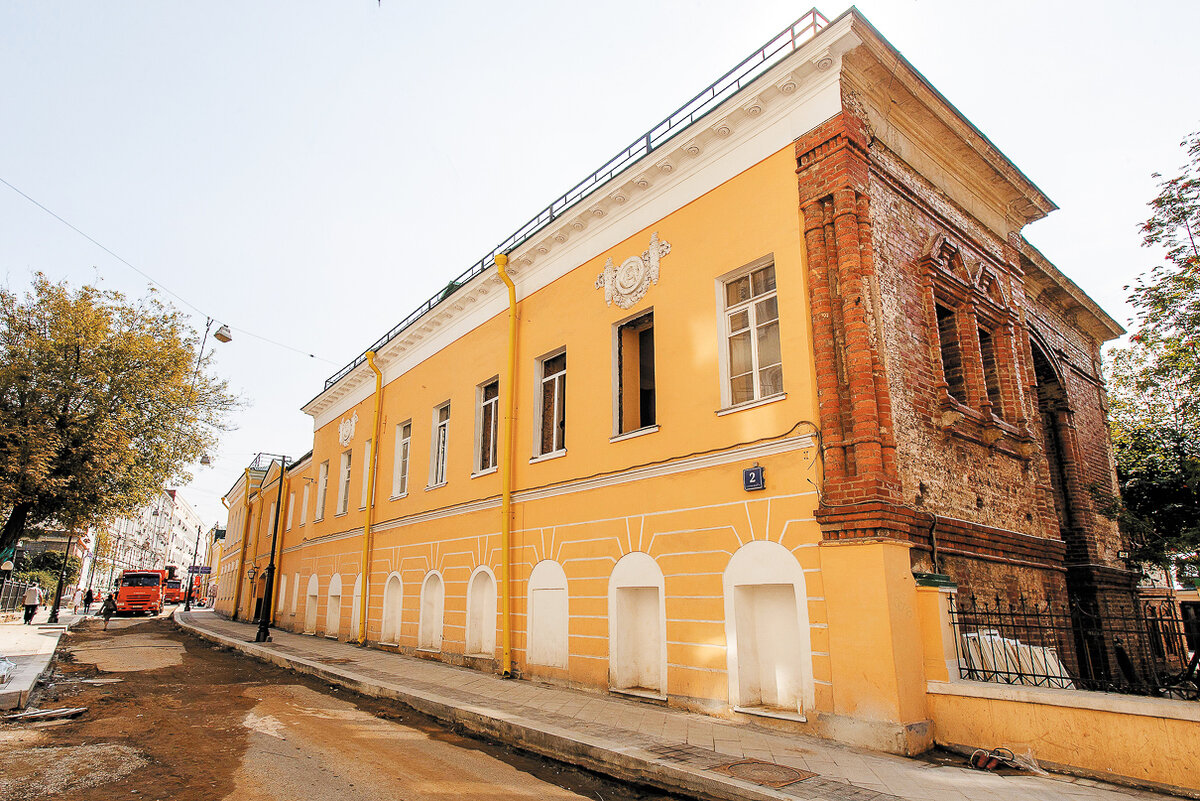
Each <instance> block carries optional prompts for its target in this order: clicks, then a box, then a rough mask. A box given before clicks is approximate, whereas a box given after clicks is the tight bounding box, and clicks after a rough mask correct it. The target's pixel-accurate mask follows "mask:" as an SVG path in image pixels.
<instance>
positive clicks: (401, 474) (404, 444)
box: [392, 420, 412, 498]
mask: <svg viewBox="0 0 1200 801" xmlns="http://www.w3.org/2000/svg"><path fill="white" fill-rule="evenodd" d="M411 440H412V421H411V420H408V421H406V422H403V423H401V424H400V425H398V426H396V455H395V457H394V458H393V461H392V497H393V498H396V497H399V496H401V495H406V494H407V493H408V454H409V446H410V445H411Z"/></svg>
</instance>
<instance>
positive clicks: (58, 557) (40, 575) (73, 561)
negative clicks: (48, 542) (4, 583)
mask: <svg viewBox="0 0 1200 801" xmlns="http://www.w3.org/2000/svg"><path fill="white" fill-rule="evenodd" d="M62 565H63V554H62V553H61V552H60V551H42V552H41V553H35V554H32V555H30V556H29V557H27V558H25V559H23V560H22V561H21V565H20V567H19V569H17V570H15V571H14V572H13V578H14V579H16V580H17V581H24V582H33V581H36V582H37V583H38V584H40V585H41V586H42V588H43V589H45V590H46V591H47V592H49V593H51V594H53V593H54V592H55V591H56V590H55V588H56V587H58V574H59V571H61V570H62ZM82 567H83V562H82V561H80V559H79V557H78V556H70V557H67V573H66V576H65V577H64V578H63V586H64V587H65V586H68V585H71V584H74V583H75V581H76V579H78V578H79V571H80V569H81V568H82Z"/></svg>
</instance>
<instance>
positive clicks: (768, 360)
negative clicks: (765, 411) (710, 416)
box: [725, 262, 783, 406]
mask: <svg viewBox="0 0 1200 801" xmlns="http://www.w3.org/2000/svg"><path fill="white" fill-rule="evenodd" d="M725 326H726V331H725V335H726V338H727V340H728V358H729V363H728V369H729V404H730V405H731V406H736V405H738V404H739V403H747V402H749V401H754V400H759V399H761V398H769V397H771V396H772V395H778V394H780V393H782V392H783V358H782V356H781V351H780V347H779V302H778V299H777V298H776V295H775V265H774V264H773V263H770V262H768V263H767V264H766V265H765V266H762V267H758V268H756V269H753V268H752V269H751V270H750V271H749V272H747V273H745V274H743V275H740V276H738V277H736V278H734V279H732V280H730V281H727V282H726V283H725Z"/></svg>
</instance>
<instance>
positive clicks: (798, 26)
mask: <svg viewBox="0 0 1200 801" xmlns="http://www.w3.org/2000/svg"><path fill="white" fill-rule="evenodd" d="M828 24H829V20H828V19H826V18H825V15H823V14H822V13H821V12H820V11H817V9H816V8H812V9H809V11H808V12H807V13H805V14H804V15H803V16H801V17H800V18H799V19H798V20H796V21H795V22H793V23H792V24H791V25H789V26H788V27H786V28H784V29H783V30H782V31H780V32H779V33H778V34H776V35H775V36H773V37H771V39H770V40H769V41H767V43H766V44H764V45H763V46H762V47H760V48H758V49H757V50H755V51H754V52H753V53H751V54H750V55H749V56H747V57H746V58H744V59H742V61H741V62H740V63H739V64H738V65H737V66H736V67H734V68H733V69H731V70H729V71H728V72H726V73H725V74H724V75H722V76H721V77H720V78H718V79H717V80H715V81H713V82H712V83H711V84H709V85H708V86H707V87H706V88H705V89H704V90H702V91H701V92H700V93H699V94H697V95H696V96H695V97H693V98H692V99H691V100H689V101H688V102H686V103H684V104H683V105H682V106H681V107H679V108H678V109H676V110H675V111H674V112H672V113H671V114H669V115H667V117H666V119H664V120H662V121H661V122H659V123H658V124H657V125H655V126H654V127H652V128H651V129H650V130H648V131H646V132H645V133H644V134H642V135H641V136H639V137H638V138H637V139H635V140H634V141H633V142H632V143H630V144H629V145H628V146H627V147H625V148H624V149H622V150H621V151H620V152H618V153H617V154H616V155H615V156H613V157H612V158H610V159H609V160H608V161H606V162H604V164H603V165H602V166H601V167H600V168H599V169H597V170H596V171H595V172H593V173H592V174H591V175H589V176H587V177H586V178H584V179H583V180H582V181H580V182H578V183H577V184H575V185H574V186H573V187H571V188H570V189H568V190H567V191H566V192H564V193H563V194H562V195H560V196H559V197H557V198H556V199H555V200H554V201H553V202H551V203H550V205H548V206H546V207H545V208H544V209H542V210H541V211H539V212H538V213H537V214H535V215H534V216H533V217H532V218H531V219H530V220H529V221H528V222H526V223H525V224H524V225H522V226H521V227H520V228H518V229H517V230H516V231H514V232H513V233H511V234H509V236H508V237H507V238H506V239H505V240H504V241H503V242H501V243H500V244H499V245H497V246H496V247H494V248H492V249H491V251H489V252H488V254H487V255H486V256H484V257H483V258H481V259H480V260H479V261H477V262H475V263H474V264H472V265H471V266H470V267H469V268H467V269H466V270H464V271H463V272H462V273H461V274H460V275H459V276H458V277H457V278H455V279H454V280H452V281H451V282H450V283H448V284H447V285H446V286H445V287H443V288H442V289H440V290H438V292H437V294H435V295H434V296H433V297H431V298H429V299H428V300H426V301H425V302H424V303H422V304H421V305H420V306H418V307H417V308H416V309H414V310H413V311H412V312H411V313H410V314H409V315H408V316H407V317H405V318H404V319H403V320H401V321H400V322H399V323H397V324H396V325H394V326H393V327H392V328H391V329H390V330H389V331H388V332H387V333H386V334H384V335H383V336H381V337H380V338H379V339H377V340H376V341H375V342H374V344H372V345H371V347H369V348H367V349H366V350H364V351H363V352H362V353H360V354H359V355H358V356H356V357H355V358H354V360H353V361H351V362H350V363H349V364H347V365H346V366H345V367H343V368H342V369H340V370H338V371H337V372H336V373H334V374H333V375H332V376H330V377H329V378H328V379H326V381H325V389H329V388H330V387H331V386H333V385H334V384H336V383H337V382H338V381H341V380H342V379H343V378H345V377H346V376H347V375H349V374H350V373H351V371H353V370H354V368H356V367H358V366H359V365H361V364H363V363H364V362H365V361H366V359H367V356H366V354H367V351H378V350H379V349H380V348H382V347H383V346H384V345H386V344H387V343H388V342H390V341H391V340H392V339H394V338H395V337H396V335H397V334H399V333H400V332H401V331H403V330H404V329H406V328H408V327H409V326H410V325H412V324H413V323H414V322H416V321H417V320H418V319H419V318H420V317H421V316H422V315H424V314H425V313H426V312H428V311H429V310H430V309H432V308H433V307H434V306H437V305H438V304H439V303H441V302H442V301H443V300H445V299H446V298H448V297H450V296H451V295H452V294H454V292H455V291H456V290H457V289H458V288H459V287H461V286H462V285H463V284H465V283H467V282H468V281H470V280H471V279H472V278H474V277H475V276H477V275H480V274H481V273H483V272H484V271H485V270H487V269H488V268H489V267H491V266H492V265H493V264H495V258H496V254H497V253H508V252H509V251H511V250H513V249H514V248H516V247H518V246H520V245H521V244H522V243H523V242H525V241H526V240H528V239H529V238H530V237H531V236H533V235H534V234H536V233H537V232H538V231H541V230H542V229H543V228H545V227H546V226H548V225H549V224H550V223H552V222H553V221H554V220H556V219H557V218H558V217H560V216H561V215H562V214H563V212H565V211H566V210H568V209H570V208H571V207H572V206H574V205H575V204H576V203H579V202H580V201H581V200H583V199H584V198H586V197H587V196H588V195H590V194H592V193H593V192H595V191H596V190H597V189H599V188H600V187H601V186H604V185H605V184H607V183H608V182H609V181H610V180H612V179H613V178H614V177H616V176H617V175H619V174H620V173H622V172H624V171H625V170H626V169H627V168H628V167H630V166H631V165H632V164H634V163H635V162H637V161H639V160H641V159H642V158H644V157H645V156H647V155H649V154H650V153H651V152H652V151H654V150H656V149H657V148H659V147H661V146H662V145H663V144H665V143H666V142H667V140H669V139H671V138H672V137H674V136H675V135H676V134H678V133H679V132H680V131H682V130H683V129H685V128H687V127H688V126H689V125H691V124H692V123H693V122H695V121H696V120H698V119H700V118H701V117H703V116H704V115H706V114H708V113H709V112H711V111H712V110H713V109H715V108H717V107H718V106H719V105H721V104H722V103H724V102H725V101H726V100H728V99H729V98H731V97H733V96H734V95H736V94H737V93H738V92H740V91H741V90H742V89H743V88H744V87H745V86H746V85H747V84H749V83H750V82H751V81H753V80H754V79H755V78H757V77H758V76H760V75H762V74H763V73H764V72H766V71H767V70H768V69H770V68H771V67H773V66H775V65H776V64H778V63H779V62H780V61H782V60H783V59H784V58H786V57H787V56H788V55H789V54H791V53H792V52H794V51H795V50H796V49H797V48H798V47H800V46H801V45H803V44H805V43H807V42H808V41H809V40H810V39H812V38H813V37H814V36H816V34H817V32H818V31H820V30H821V29H822V28H824V27H825V26H826V25H828Z"/></svg>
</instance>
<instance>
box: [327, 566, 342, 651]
mask: <svg viewBox="0 0 1200 801" xmlns="http://www.w3.org/2000/svg"><path fill="white" fill-rule="evenodd" d="M334 598H337V605H336V606H334V602H333V599H334ZM341 628H342V574H341V573H334V574H333V575H332V576H330V578H329V589H327V590H326V591H325V636H327V637H336V636H338V635H339V634H340V633H341Z"/></svg>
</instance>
